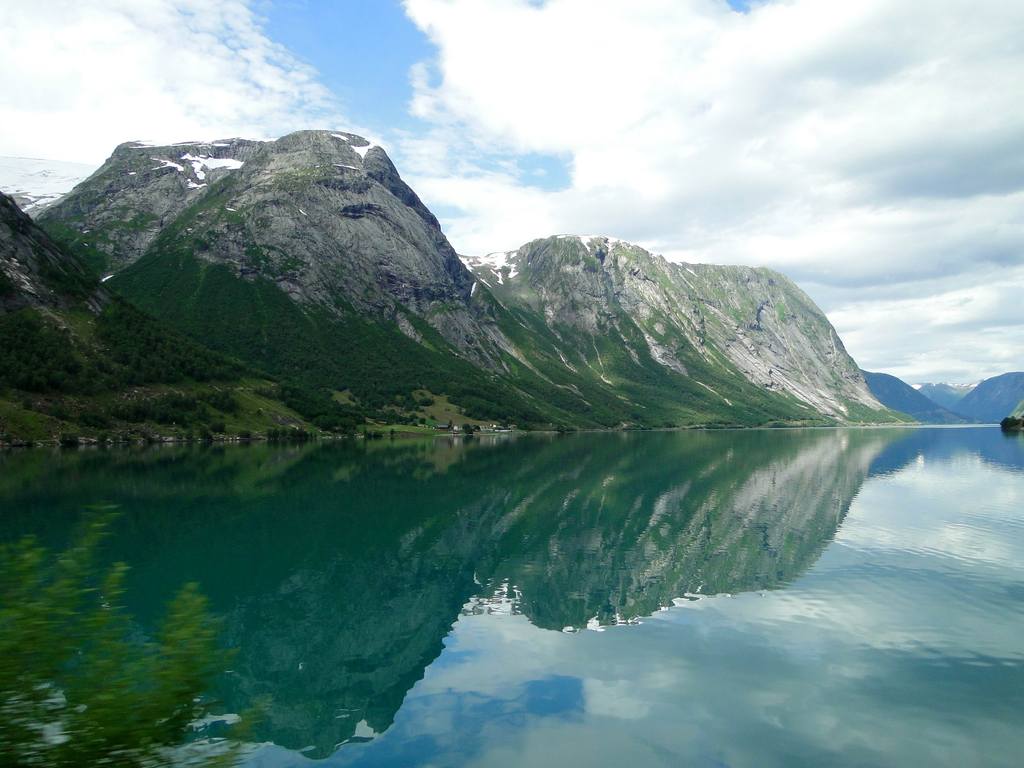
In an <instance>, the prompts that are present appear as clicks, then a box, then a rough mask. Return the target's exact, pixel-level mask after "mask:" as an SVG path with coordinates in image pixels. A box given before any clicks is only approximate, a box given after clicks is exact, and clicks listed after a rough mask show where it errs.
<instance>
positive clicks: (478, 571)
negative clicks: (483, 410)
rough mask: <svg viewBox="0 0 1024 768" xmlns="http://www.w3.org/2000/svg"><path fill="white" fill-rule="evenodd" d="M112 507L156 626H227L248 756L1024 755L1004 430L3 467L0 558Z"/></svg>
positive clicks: (683, 760)
mask: <svg viewBox="0 0 1024 768" xmlns="http://www.w3.org/2000/svg"><path fill="white" fill-rule="evenodd" d="M101 503H102V504H116V505H119V507H120V510H121V514H120V515H119V517H118V518H117V520H116V523H115V524H114V526H113V534H112V536H111V537H110V539H109V540H108V541H107V542H106V544H105V547H104V550H103V556H104V557H105V558H109V559H110V560H123V561H125V562H127V563H128V564H129V565H130V567H131V571H130V575H129V578H128V583H127V598H126V599H127V603H128V608H129V610H130V611H131V612H132V613H133V614H134V615H135V616H136V618H137V619H138V621H139V623H140V631H143V632H144V631H146V629H147V628H149V627H152V626H153V625H154V623H155V622H156V621H157V619H158V618H159V616H160V613H161V610H162V606H163V605H164V604H165V603H166V601H167V600H168V599H169V598H170V596H171V595H172V594H173V593H174V592H175V590H176V589H177V588H178V587H179V586H180V585H181V584H182V583H183V582H186V581H190V580H195V581H198V582H199V583H200V584H201V586H202V588H203V591H204V592H205V593H206V594H207V595H208V596H209V597H210V599H211V602H212V605H213V607H214V609H215V610H216V611H217V612H218V613H219V614H220V615H222V616H223V617H224V621H225V624H224V641H225V643H227V644H229V645H231V646H233V647H235V648H237V649H238V652H237V656H236V657H235V659H234V660H233V662H232V669H230V670H226V671H225V673H224V674H223V675H222V677H221V678H220V679H219V680H218V681H217V688H216V691H214V692H212V693H213V694H214V695H215V696H216V697H217V699H218V701H219V703H218V704H217V706H216V708H214V709H213V712H215V713H225V712H231V713H238V712H244V711H245V710H246V709H247V708H248V707H249V706H251V705H252V703H253V702H255V701H257V700H259V699H261V698H264V697H265V699H266V701H268V702H269V703H267V704H266V705H265V706H266V713H265V716H264V718H263V720H262V721H261V722H260V723H259V724H258V725H256V726H254V727H253V733H252V734H251V737H252V739H253V741H254V742H255V743H257V744H260V745H261V746H258V747H256V748H254V750H253V751H252V753H251V754H250V755H249V757H248V764H249V765H252V766H268V767H269V766H275V767H277V766H301V765H308V764H313V763H315V764H317V765H325V766H328V765H330V766H370V765H372V766H408V765H436V766H463V765H465V766H470V765H472V766H521V765H532V766H549V765H550V766H564V765H577V764H579V765H594V766H605V765H621V764H627V765H629V766H630V767H631V768H642V767H644V766H678V765H694V766H759V767H761V766H787V767H792V766H802V765H808V766H820V765H830V766H912V765H949V766H1011V765H1012V766H1018V765H1020V763H1021V758H1020V754H1021V753H1022V751H1024V439H1021V438H1020V437H1012V436H1004V435H1003V434H1001V433H1000V431H999V430H998V429H994V428H990V427H981V428H947V429H943V428H919V429H835V430H831V429H822V430H758V431H754V430H752V431H716V432H653V433H602V434H577V435H568V436H541V435H524V436H495V437H487V438H478V439H468V440H463V439H453V438H451V439H450V438H437V439H431V440H426V441H413V442H403V441H394V442H392V441H387V440H382V441H369V442H363V441H358V442H355V441H351V442H346V443H329V444H317V445H303V446H294V447H291V446H289V447H274V446H268V445H252V446H226V447H219V446H209V447H181V446H178V447H158V448H150V449H118V450H77V451H49V450H43V449H33V450H28V451H8V452H4V453H0V539H2V540H10V539H13V538H16V537H18V536H20V535H22V534H25V533H33V534H35V535H36V536H38V537H39V538H40V539H41V540H42V541H43V542H44V543H46V544H47V545H50V546H53V547H59V546H62V545H63V544H64V543H66V542H67V541H68V539H69V537H70V536H71V532H72V530H73V528H74V526H75V525H76V523H77V522H78V521H79V520H80V519H81V515H82V510H83V508H84V507H85V506H86V505H90V504H101ZM218 727H219V726H218V725H216V724H214V725H212V726H210V728H211V729H213V731H214V732H216V730H217V728H218Z"/></svg>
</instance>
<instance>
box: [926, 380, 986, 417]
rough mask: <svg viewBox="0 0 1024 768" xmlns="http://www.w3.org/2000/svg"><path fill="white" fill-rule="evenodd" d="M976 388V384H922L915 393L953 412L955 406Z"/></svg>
mask: <svg viewBox="0 0 1024 768" xmlns="http://www.w3.org/2000/svg"><path fill="white" fill-rule="evenodd" d="M976 386H977V385H976V384H922V385H920V386H919V387H918V388H917V391H918V392H920V393H921V394H922V395H924V396H925V397H927V398H928V399H929V400H931V401H932V402H933V403H936V404H937V405H941V406H942V407H943V408H945V409H946V410H950V411H955V410H956V404H957V403H959V402H960V401H961V400H963V399H964V397H965V396H966V395H967V394H968V393H969V392H970V391H971V390H972V389H974V388H975V387H976Z"/></svg>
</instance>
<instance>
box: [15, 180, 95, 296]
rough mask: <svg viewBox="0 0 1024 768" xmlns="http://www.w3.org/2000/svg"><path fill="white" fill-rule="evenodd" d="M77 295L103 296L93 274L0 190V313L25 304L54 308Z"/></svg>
mask: <svg viewBox="0 0 1024 768" xmlns="http://www.w3.org/2000/svg"><path fill="white" fill-rule="evenodd" d="M78 299H88V300H89V301H92V302H94V303H98V302H101V301H102V300H103V292H102V291H96V280H95V278H93V277H92V276H91V275H90V274H89V272H88V270H86V269H85V268H84V266H83V265H82V264H80V263H79V262H78V261H77V260H75V259H69V258H68V257H67V256H66V255H65V254H63V253H61V251H60V249H59V248H58V247H57V245H56V244H55V243H54V242H53V241H52V240H51V239H50V238H49V237H47V236H46V234H45V233H43V232H42V231H41V230H40V229H39V228H38V227H36V226H35V224H33V222H32V220H31V219H30V218H29V217H28V215H27V214H25V213H23V212H22V211H21V210H20V209H19V208H18V206H17V205H16V204H15V203H14V201H13V200H12V199H11V198H10V197H8V196H7V195H4V194H2V193H0V314H2V313H4V312H10V311H14V310H18V309H22V308H25V307H31V308H33V309H38V310H43V311H47V310H58V309H63V308H66V307H67V305H68V303H69V301H72V300H78Z"/></svg>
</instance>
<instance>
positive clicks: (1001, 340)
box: [0, 0, 1024, 382]
mask: <svg viewBox="0 0 1024 768" xmlns="http://www.w3.org/2000/svg"><path fill="white" fill-rule="evenodd" d="M10 5H11V7H10V8H5V20H4V24H3V25H2V26H0V113H2V114H3V117H4V128H5V130H4V131H3V133H2V135H0V155H4V156H15V157H19V156H20V157H36V158H49V159H51V160H64V161H79V162H83V163H89V164H92V165H94V166H97V165H99V164H100V163H101V162H102V161H103V159H104V158H105V157H107V156H108V155H109V153H110V151H111V149H112V148H113V147H114V146H116V145H117V144H118V143H120V142H122V141H126V140H132V139H145V140H151V141H156V142H161V143H171V142H174V141H182V140H186V139H190V140H194V139H216V138H223V137H230V136H246V137H251V138H262V139H272V138H275V137H277V136H280V135H282V134H284V133H287V132H289V131H293V130H297V129H302V128H313V127H321V128H335V129H342V130H351V131H353V132H356V133H365V134H367V135H368V137H370V138H372V139H374V140H376V141H379V142H381V143H382V144H383V145H384V146H385V148H386V149H387V151H388V153H389V155H390V156H391V157H392V159H393V160H394V162H395V164H396V166H397V167H398V169H399V171H400V172H401V174H402V176H403V177H404V178H405V179H406V180H407V181H408V182H409V183H410V185H411V186H412V187H413V188H414V189H415V190H416V192H417V193H418V194H419V195H420V197H421V198H422V199H423V200H424V202H425V203H426V204H427V205H428V206H429V207H430V208H431V210H433V211H434V212H435V213H436V214H437V215H438V218H439V219H440V220H441V224H442V227H443V228H444V231H445V234H446V235H447V236H448V238H449V239H450V240H451V241H452V244H453V245H454V246H455V248H456V249H457V250H458V251H459V252H460V253H464V254H469V255H474V254H482V253H486V252H489V251H497V250H509V249H513V248H517V247H518V246H520V245H521V244H523V243H524V242H527V241H528V240H531V239H533V238H537V237H544V236H547V235H551V234H561V233H578V234H591V235H593V234H606V235H611V236H616V237H621V238H623V239H626V240H630V241H632V242H636V243H638V244H640V245H643V246H645V247H647V248H648V249H650V250H652V251H654V252H655V253H660V254H664V255H665V256H666V258H669V259H673V260H678V261H690V262H710V263H732V264H750V265H754V266H766V267H772V268H774V269H778V270H779V271H781V272H783V273H785V274H786V275H788V276H789V277H791V278H792V279H793V280H795V281H796V282H797V283H798V284H799V285H800V286H801V287H802V288H803V289H804V290H806V291H807V292H808V293H809V294H810V295H811V297H812V298H813V299H814V300H815V301H816V302H817V303H818V304H819V305H820V306H821V307H822V308H823V309H824V310H825V311H826V312H827V313H828V315H829V318H830V319H831V320H832V322H833V323H834V324H835V326H836V328H837V330H838V331H839V333H840V335H841V336H842V338H843V340H844V342H845V343H846V345H847V347H848V348H849V350H850V351H851V353H852V354H853V355H854V357H855V358H856V359H857V361H858V362H859V363H860V364H861V365H863V366H864V367H865V368H868V369H872V370H880V371H886V372H889V373H894V374H896V375H898V376H901V377H902V378H904V379H907V380H909V381H913V382H919V381H928V380H947V381H956V382H969V381H975V380H977V379H979V378H982V377H984V376H989V375H994V374H996V373H1000V372H1003V371H1006V370H1020V369H1022V368H1024V359H1022V355H1021V350H1022V349H1024V317H1022V314H1021V311H1020V307H1019V296H1020V295H1021V292H1022V291H1024V217H1021V215H1020V211H1021V210H1024V160H1022V158H1024V110H1021V108H1020V105H1021V104H1022V103H1024V76H1022V73H1024V45H1022V44H1021V40H1024V3H1009V2H1006V0H931V1H930V2H929V3H928V12H927V13H922V12H921V10H920V6H919V5H917V4H913V3H899V2H890V1H888V0H864V2H858V3H838V2H835V1H834V0H756V1H755V0H729V2H726V1H725V0H642V2H641V1H639V0H638V2H635V3H624V2H621V0H545V1H544V2H536V1H533V0H404V1H403V2H402V3H398V2H393V1H389V0H335V1H333V2H332V1H330V0H49V2H47V3H15V4H10ZM55 9H56V11H55ZM0 181H2V179H0Z"/></svg>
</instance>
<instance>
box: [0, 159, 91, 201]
mask: <svg viewBox="0 0 1024 768" xmlns="http://www.w3.org/2000/svg"><path fill="white" fill-rule="evenodd" d="M95 170H96V166H94V165H87V164H85V163H68V162H65V161H62V160H43V159H40V158H35V157H0V190H3V191H4V192H6V193H7V194H8V195H10V196H11V197H13V198H14V201H15V202H16V203H17V204H18V205H19V206H20V207H21V209H22V210H23V211H25V213H28V214H31V215H35V214H38V213H40V212H42V211H43V209H45V208H47V207H49V206H50V205H52V204H53V203H55V202H56V201H57V200H59V199H60V198H61V197H63V196H64V195H66V194H67V193H68V192H70V191H71V189H72V188H73V187H74V186H75V185H76V184H78V182H80V181H82V180H84V179H85V178H87V177H88V176H89V174H91V173H92V172H93V171H95Z"/></svg>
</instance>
